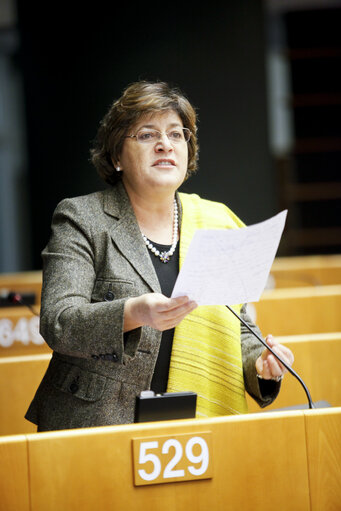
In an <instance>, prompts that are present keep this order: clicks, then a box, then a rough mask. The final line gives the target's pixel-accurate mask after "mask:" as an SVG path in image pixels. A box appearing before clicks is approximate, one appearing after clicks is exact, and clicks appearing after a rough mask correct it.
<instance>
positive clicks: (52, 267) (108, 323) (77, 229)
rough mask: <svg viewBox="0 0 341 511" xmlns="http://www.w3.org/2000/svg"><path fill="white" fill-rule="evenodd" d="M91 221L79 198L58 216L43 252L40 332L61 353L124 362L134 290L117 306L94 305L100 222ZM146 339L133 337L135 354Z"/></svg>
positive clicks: (70, 201) (123, 295)
mask: <svg viewBox="0 0 341 511" xmlns="http://www.w3.org/2000/svg"><path fill="white" fill-rule="evenodd" d="M88 214H89V213H88ZM86 217H87V215H86V208H85V207H84V204H80V202H79V201H77V200H75V199H65V200H63V201H62V202H61V203H60V204H59V205H58V206H57V208H56V210H55V212H54V215H53V218H52V226H51V228H52V233H51V238H50V240H49V243H48V245H47V247H46V248H45V249H44V250H43V252H42V257H43V288H42V307H41V317H40V332H41V335H42V336H43V338H44V339H45V341H46V342H47V344H48V345H49V346H50V347H51V348H52V349H53V350H54V351H57V352H59V353H61V354H65V355H69V356H76V357H81V358H94V359H96V358H103V357H106V359H107V360H113V361H115V362H119V363H123V361H124V355H125V342H124V335H123V312H124V304H125V301H126V300H127V299H128V298H129V289H128V290H126V292H125V293H121V297H119V298H118V299H114V300H112V301H105V300H104V299H102V300H101V301H97V302H96V301H94V300H93V291H94V287H95V282H96V270H95V267H96V264H95V258H96V250H98V247H97V246H96V243H95V241H94V238H95V236H94V232H92V230H93V229H94V228H93V225H94V223H93V222H89V221H87V219H86ZM140 336H141V329H136V330H134V331H132V332H130V334H129V348H128V349H129V354H130V355H133V354H134V351H135V350H136V347H137V344H138V342H139V339H140Z"/></svg>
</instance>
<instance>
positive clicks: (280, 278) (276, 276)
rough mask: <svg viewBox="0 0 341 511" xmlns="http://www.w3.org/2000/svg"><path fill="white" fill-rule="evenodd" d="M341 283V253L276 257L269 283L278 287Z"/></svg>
mask: <svg viewBox="0 0 341 511" xmlns="http://www.w3.org/2000/svg"><path fill="white" fill-rule="evenodd" d="M333 284H341V255H316V256H315V255H314V256H298V257H277V258H275V260H274V262H273V265H272V268H271V271H270V279H269V282H268V285H269V286H271V287H273V288H275V289H277V288H283V287H284V288H286V287H303V286H321V285H324V286H326V285H333Z"/></svg>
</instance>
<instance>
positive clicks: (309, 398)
mask: <svg viewBox="0 0 341 511" xmlns="http://www.w3.org/2000/svg"><path fill="white" fill-rule="evenodd" d="M226 307H227V308H228V310H229V311H230V312H232V314H234V316H236V318H238V319H239V321H240V322H241V323H242V324H243V325H244V326H246V328H247V329H248V330H249V331H250V332H251V333H252V334H253V335H254V336H255V337H257V339H258V340H259V342H261V343H262V344H263V346H265V348H266V349H267V350H269V351H270V352H271V353H272V354H273V355H274V357H276V358H277V360H279V361H280V363H281V364H283V365H284V367H285V368H286V369H287V370H288V371H289V373H291V374H292V375H293V376H295V378H296V379H297V380H298V381H299V382H300V384H301V385H302V387H303V389H304V392H305V393H306V396H307V398H308V403H309V408H310V409H313V408H315V406H314V404H313V401H312V399H311V396H310V392H309V390H308V388H307V386H306V384H305V383H304V381H303V380H302V378H301V377H300V376H299V375H298V374H297V373H296V371H294V370H293V368H292V367H290V366H289V365H288V364H287V363H286V362H284V360H282V358H281V357H280V356H279V355H277V353H275V352H274V350H273V349H272V348H270V346H268V345H267V344H266V342H265V341H264V340H263V339H262V338H261V337H260V336H259V335H258V334H257V332H255V331H254V330H253V329H252V328H251V327H250V326H249V325H248V324H247V323H246V321H244V320H243V318H241V317H240V316H239V315H238V314H237V313H236V312H235V311H234V310H233V309H232V308H231V307H230V306H229V305H226Z"/></svg>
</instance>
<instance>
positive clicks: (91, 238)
mask: <svg viewBox="0 0 341 511" xmlns="http://www.w3.org/2000/svg"><path fill="white" fill-rule="evenodd" d="M196 133H197V127H196V113H195V110H194V108H193V107H192V106H191V104H190V103H189V101H188V100H187V98H186V97H185V96H184V95H183V94H182V93H181V92H180V91H179V90H178V89H174V88H171V87H170V86H169V85H168V84H166V83H163V82H145V81H139V82H137V83H133V84H132V85H130V86H128V87H127V88H126V90H125V91H124V92H123V94H122V96H121V98H120V99H118V100H117V101H115V102H114V103H113V104H112V106H111V107H110V109H109V111H108V112H107V114H106V115H105V117H104V118H103V120H102V122H101V123H100V127H99V129H98V133H97V137H96V140H95V144H94V147H93V149H92V151H91V157H92V162H93V164H94V166H95V167H96V169H97V171H98V172H99V174H100V176H101V177H102V178H103V179H104V180H105V182H106V183H107V184H108V185H109V187H108V188H107V189H105V190H104V191H101V192H95V193H93V194H90V195H86V196H83V197H76V198H72V199H65V200H63V201H62V202H60V204H59V205H58V206H57V208H56V210H55V212H54V215H53V219H52V233H51V238H50V240H49V243H48V245H47V247H46V248H45V249H44V251H43V253H42V257H43V291H42V307H41V334H42V336H43V337H44V339H45V341H46V342H47V344H48V345H49V346H50V347H51V348H52V350H53V356H52V359H51V362H50V365H49V367H48V369H47V372H46V374H45V376H44V378H43V380H42V382H41V384H40V386H39V388H38V390H37V392H36V395H35V397H34V399H33V401H32V403H31V405H30V407H29V410H28V411H27V414H26V418H27V419H28V420H30V421H32V422H34V423H35V424H37V425H38V431H47V430H57V429H68V428H80V427H91V426H103V425H110V424H123V423H129V422H132V421H133V420H134V407H135V399H136V396H137V395H139V394H140V392H141V391H142V390H147V389H152V390H154V391H155V392H157V393H162V392H166V391H168V392H178V391H193V392H196V393H197V395H198V399H197V417H212V416H217V415H228V414H241V413H246V412H247V405H246V400H245V390H246V391H247V392H248V393H249V394H250V395H251V396H252V397H253V398H254V399H255V400H256V401H257V402H258V403H259V404H260V406H266V405H268V404H270V403H271V402H272V401H273V399H274V398H275V397H276V395H277V394H278V391H279V388H280V379H281V378H282V376H283V374H284V372H285V368H284V367H283V366H282V365H281V364H280V363H278V362H277V361H276V359H275V357H274V356H273V355H272V354H271V353H270V352H269V351H268V350H267V349H263V347H262V346H261V345H260V344H259V342H258V341H257V340H256V339H254V338H253V336H252V335H251V334H250V333H249V332H248V330H247V329H246V328H245V327H243V326H241V325H240V323H239V321H238V319H236V318H235V317H234V316H233V314H231V312H230V311H228V310H227V309H226V307H224V306H214V307H212V306H209V307H205V306H202V307H197V305H196V303H194V302H192V301H191V300H189V299H188V297H186V296H183V297H179V298H170V296H171V292H172V289H173V286H174V283H175V280H176V277H177V275H178V272H179V267H181V264H182V262H183V261H184V258H185V257H186V251H187V248H188V246H189V243H190V241H191V239H192V236H193V235H194V232H195V231H196V230H197V229H222V228H226V229H238V228H240V227H243V225H244V224H243V223H242V222H241V221H240V220H239V219H238V218H237V217H236V215H234V213H233V212H232V211H230V210H229V209H228V208H227V207H226V206H224V205H223V204H220V203H216V202H211V201H208V200H205V199H201V198H200V197H199V196H198V195H195V194H184V193H179V192H178V189H179V187H180V186H181V184H182V183H183V182H184V180H186V179H187V178H188V177H189V176H190V175H191V174H192V173H193V172H195V170H196V166H197V159H198V144H197V136H196ZM234 309H235V310H236V312H240V313H241V314H242V316H243V318H244V319H246V320H247V321H248V322H249V323H251V320H250V318H248V317H247V315H246V313H245V306H243V305H242V304H241V305H240V306H235V307H234ZM267 342H268V345H269V346H271V347H272V348H273V349H274V350H275V351H276V352H277V353H278V354H279V355H280V356H281V357H282V358H283V359H284V360H285V361H286V362H287V363H288V364H292V362H293V355H292V353H291V351H290V350H289V349H288V348H286V347H284V346H282V345H280V344H278V343H276V341H275V340H274V339H273V338H272V337H271V336H268V337H267Z"/></svg>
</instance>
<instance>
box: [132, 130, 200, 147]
mask: <svg viewBox="0 0 341 511" xmlns="http://www.w3.org/2000/svg"><path fill="white" fill-rule="evenodd" d="M162 135H163V133H161V131H158V130H154V129H147V128H141V129H140V130H138V132H137V133H136V135H127V136H126V137H125V138H136V140H137V142H140V143H141V144H153V143H156V142H159V141H160V140H161V137H162ZM165 135H167V137H168V140H169V141H170V142H172V143H175V144H178V143H179V142H188V141H189V139H190V138H191V135H192V132H191V131H190V130H189V129H188V128H173V129H171V130H170V131H167V132H166V133H165Z"/></svg>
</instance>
